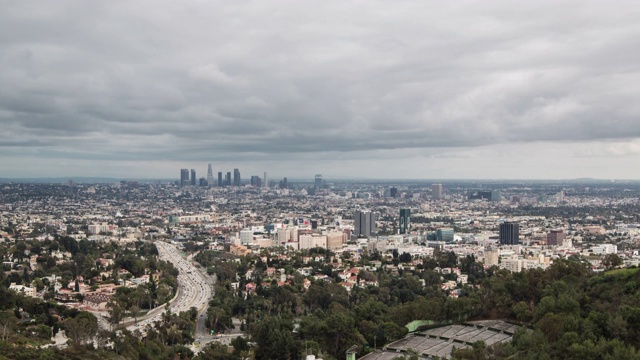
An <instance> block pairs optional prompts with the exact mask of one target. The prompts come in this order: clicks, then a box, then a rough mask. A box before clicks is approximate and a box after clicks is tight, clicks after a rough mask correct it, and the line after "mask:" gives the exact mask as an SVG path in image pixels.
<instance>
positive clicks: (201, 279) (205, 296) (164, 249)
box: [125, 241, 213, 333]
mask: <svg viewBox="0 0 640 360" xmlns="http://www.w3.org/2000/svg"><path fill="white" fill-rule="evenodd" d="M154 244H155V245H156V247H157V248H158V253H159V255H160V259H162V260H165V261H169V262H171V263H172V264H173V266H175V267H176V268H177V269H178V271H179V274H178V291H177V295H176V297H175V298H174V299H173V300H172V301H171V302H170V304H169V309H170V310H171V312H173V313H176V314H177V313H180V312H182V311H188V310H189V309H191V308H192V307H195V308H196V309H198V315H197V316H198V317H197V319H198V323H197V324H196V328H197V329H198V333H206V329H205V328H204V320H205V317H206V312H207V308H208V303H209V299H210V298H211V296H212V295H213V286H212V284H211V279H210V278H209V277H207V276H206V274H204V273H202V272H201V271H199V269H197V268H196V267H195V266H194V265H193V264H192V263H191V261H188V260H187V259H184V258H183V257H182V254H181V253H180V251H179V250H178V249H177V248H176V247H175V245H171V244H169V243H165V242H160V241H156V242H154ZM163 312H164V307H162V308H160V307H158V308H155V309H153V310H151V311H149V313H147V314H146V315H144V316H141V317H139V318H138V323H137V324H131V325H128V326H127V329H128V330H130V331H134V330H137V329H139V330H140V331H143V329H144V328H145V327H146V325H147V324H153V323H154V322H156V321H158V320H160V319H161V317H162V313H163ZM130 323H131V320H128V321H126V322H125V324H130Z"/></svg>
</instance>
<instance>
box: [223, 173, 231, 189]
mask: <svg viewBox="0 0 640 360" xmlns="http://www.w3.org/2000/svg"><path fill="white" fill-rule="evenodd" d="M224 184H225V185H226V186H231V171H227V178H226V179H225V180H224Z"/></svg>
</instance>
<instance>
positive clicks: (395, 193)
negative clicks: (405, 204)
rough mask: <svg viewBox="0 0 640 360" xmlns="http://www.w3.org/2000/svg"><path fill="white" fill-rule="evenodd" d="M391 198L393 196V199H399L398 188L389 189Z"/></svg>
mask: <svg viewBox="0 0 640 360" xmlns="http://www.w3.org/2000/svg"><path fill="white" fill-rule="evenodd" d="M389 196H391V197H392V198H397V197H398V189H397V188H394V187H392V188H390V189H389Z"/></svg>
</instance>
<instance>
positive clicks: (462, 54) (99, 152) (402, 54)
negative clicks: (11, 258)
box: [0, 0, 640, 177]
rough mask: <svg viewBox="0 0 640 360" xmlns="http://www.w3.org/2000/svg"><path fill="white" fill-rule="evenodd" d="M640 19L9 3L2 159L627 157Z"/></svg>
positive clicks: (563, 13)
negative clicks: (593, 150) (494, 153)
mask: <svg viewBox="0 0 640 360" xmlns="http://www.w3.org/2000/svg"><path fill="white" fill-rule="evenodd" d="M639 13H640V6H639V5H638V4H637V3H635V2H632V1H629V2H617V3H616V4H611V3H605V2H600V1H590V2H589V1H588V2H583V1H580V2H577V1H569V2H557V1H543V2H538V1H536V2H503V1H483V2H471V1H469V2H446V1H442V2H424V1H402V2H389V1H366V2H362V1H335V2H332V1H329V2H318V3H308V2H300V1H268V2H260V1H233V2H228V1H226V2H225V1H195V0H192V1H180V2H171V1H157V0H154V1H135V2H129V1H122V2H117V1H116V2H104V1H82V2H78V1H61V2H42V1H19V2H3V3H2V4H1V5H0V69H1V70H0V84H2V86H1V87H0V124H1V125H2V129H3V131H1V132H0V164H4V165H7V166H9V165H10V164H14V163H15V162H16V160H15V159H18V158H28V159H29V160H28V162H27V163H28V164H31V165H33V166H41V165H42V164H43V163H42V161H44V160H42V159H57V160H59V159H71V160H75V161H77V164H80V163H81V162H80V160H82V161H84V162H88V163H90V162H91V161H100V162H105V163H104V164H107V162H109V163H110V164H116V163H118V162H122V163H124V162H136V161H138V162H144V161H147V162H153V161H157V162H163V161H164V162H166V169H168V168H169V167H170V166H174V165H175V164H178V163H180V162H189V161H193V162H196V161H202V162H208V161H214V162H229V163H233V162H234V161H244V162H250V161H252V160H253V161H254V163H252V165H250V166H254V167H256V168H257V167H258V166H259V165H258V163H259V162H270V163H271V164H272V166H276V167H277V166H280V167H281V170H280V171H282V172H285V171H293V170H292V169H294V168H296V167H298V166H299V162H302V161H304V160H320V159H326V158H333V159H339V158H340V157H342V156H343V155H340V154H345V153H346V154H350V155H347V156H346V157H347V158H354V159H356V158H367V154H369V155H370V157H369V158H368V159H367V160H369V161H371V162H372V164H373V163H375V161H376V160H384V159H389V158H396V159H398V158H411V159H413V160H414V161H415V160H416V159H420V158H421V157H422V156H424V155H425V154H428V155H426V156H427V158H441V159H442V158H447V157H457V158H467V157H468V156H467V155H468V153H469V152H474V151H480V150H482V149H486V148H487V147H495V146H498V147H500V146H505V147H506V148H509V149H514V148H519V147H520V146H521V144H534V145H535V144H537V145H536V146H538V147H536V146H533V147H532V146H527V148H530V149H531V148H533V151H534V152H535V151H536V150H535V149H542V148H543V147H546V148H549V147H554V146H556V147H557V146H560V145H558V144H576V146H583V147H584V146H585V145H584V144H588V143H590V142H594V141H595V142H610V143H612V144H613V145H603V148H604V149H605V150H606V149H609V150H608V151H604V152H606V153H607V155H606V156H610V155H616V156H618V155H619V156H636V155H637V151H636V150H635V149H636V145H635V144H633V142H634V141H635V140H636V139H637V138H640V121H639V120H640V118H639V115H640V102H638V101H637V99H638V98H640V85H639V84H640V61H639V60H640V23H638V21H637V19H638V18H639V15H640V14H639ZM629 142H631V143H630V145H624V144H626V143H629ZM618 143H624V144H623V145H619V144H618ZM616 144H618V145H616ZM562 146H564V145H562ZM607 146H608V147H607ZM508 151H510V150H508ZM457 152H458V153H457ZM452 154H453V155H452ZM456 154H457V155H456ZM465 154H467V155H465ZM374 155H375V157H373V156H374ZM39 159H40V160H39ZM287 159H289V160H290V161H293V162H291V163H290V164H289V165H287V164H286V162H287V161H289V160H287ZM295 161H298V163H297V164H296V163H294V162H295ZM335 161H336V162H334V163H333V165H331V164H329V163H327V164H326V166H327V167H332V166H333V167H335V168H338V167H340V166H338V165H337V162H338V161H339V160H335ZM278 164H279V165H278ZM461 164H463V163H461ZM105 166H106V165H105ZM340 168H341V167H340ZM163 171H168V170H163ZM163 171H160V170H158V172H157V173H156V174H154V175H155V176H160V175H163V174H164V172H163ZM171 171H173V170H171ZM311 173H313V171H311ZM7 175H12V174H7ZM16 175H21V173H20V174H19V173H18V172H16ZM105 175H108V174H105ZM166 175H168V176H171V175H173V173H171V172H170V173H167V174H166ZM357 175H358V173H357V172H349V171H348V170H345V173H344V176H357ZM416 175H418V176H420V174H416ZM138 176H140V175H138ZM369 176H371V175H369ZM422 176H424V177H428V176H427V175H426V174H425V175H422ZM478 176H480V177H483V176H485V175H484V174H481V175H478ZM579 176H582V174H580V175H579ZM630 176H632V175H630ZM634 176H635V175H634ZM376 177H385V176H384V175H381V176H376ZM396 177H404V176H396ZM470 177H473V176H470Z"/></svg>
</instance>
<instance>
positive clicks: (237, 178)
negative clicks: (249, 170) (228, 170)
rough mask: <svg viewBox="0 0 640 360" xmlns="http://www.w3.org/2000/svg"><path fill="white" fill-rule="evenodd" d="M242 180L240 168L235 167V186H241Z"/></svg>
mask: <svg viewBox="0 0 640 360" xmlns="http://www.w3.org/2000/svg"><path fill="white" fill-rule="evenodd" d="M241 184H242V180H241V179H240V170H238V169H233V186H240V185H241Z"/></svg>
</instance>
